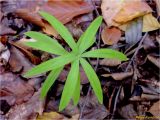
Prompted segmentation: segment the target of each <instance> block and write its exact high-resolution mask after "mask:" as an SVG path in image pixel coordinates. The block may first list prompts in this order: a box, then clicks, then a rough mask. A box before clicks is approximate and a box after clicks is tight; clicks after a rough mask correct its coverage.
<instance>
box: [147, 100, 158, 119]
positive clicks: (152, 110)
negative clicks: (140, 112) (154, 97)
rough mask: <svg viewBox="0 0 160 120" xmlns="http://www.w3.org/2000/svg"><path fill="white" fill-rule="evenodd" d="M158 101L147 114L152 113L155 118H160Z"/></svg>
mask: <svg viewBox="0 0 160 120" xmlns="http://www.w3.org/2000/svg"><path fill="white" fill-rule="evenodd" d="M159 111H160V100H159V101H157V102H155V103H154V104H153V105H152V107H151V108H150V109H149V112H150V113H152V114H153V115H154V116H155V117H158V116H160V112H159Z"/></svg>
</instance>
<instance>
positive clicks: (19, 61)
mask: <svg viewBox="0 0 160 120" xmlns="http://www.w3.org/2000/svg"><path fill="white" fill-rule="evenodd" d="M10 51H11V58H10V59H9V65H10V67H11V68H10V69H11V71H12V72H20V70H21V69H22V68H23V72H22V73H25V72H26V71H28V70H29V69H31V68H32V67H33V65H32V64H31V63H30V62H29V60H28V59H26V57H25V56H24V55H23V54H22V52H20V51H19V50H18V49H16V48H15V47H11V49H10Z"/></svg>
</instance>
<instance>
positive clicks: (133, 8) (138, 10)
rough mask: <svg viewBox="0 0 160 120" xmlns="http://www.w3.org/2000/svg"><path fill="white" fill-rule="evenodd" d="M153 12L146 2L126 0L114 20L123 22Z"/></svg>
mask: <svg viewBox="0 0 160 120" xmlns="http://www.w3.org/2000/svg"><path fill="white" fill-rule="evenodd" d="M151 12H152V9H151V8H150V6H149V5H148V4H147V3H146V2H142V1H134V0H126V2H125V3H124V5H123V6H122V8H121V9H120V11H119V12H118V13H117V14H116V16H115V17H114V18H113V20H114V21H116V22H117V23H120V24H122V23H126V22H128V21H131V20H133V19H135V18H138V17H140V16H143V15H145V14H148V13H151Z"/></svg>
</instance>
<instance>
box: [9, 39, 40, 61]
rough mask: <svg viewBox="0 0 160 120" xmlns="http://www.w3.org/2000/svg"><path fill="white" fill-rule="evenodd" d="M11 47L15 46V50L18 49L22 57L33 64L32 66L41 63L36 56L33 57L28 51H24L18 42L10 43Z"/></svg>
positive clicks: (24, 48)
mask: <svg viewBox="0 0 160 120" xmlns="http://www.w3.org/2000/svg"><path fill="white" fill-rule="evenodd" d="M10 44H11V45H13V46H15V47H16V48H18V49H19V50H20V51H21V52H23V53H24V55H25V56H26V57H27V58H28V59H29V60H30V61H31V62H32V63H33V64H39V63H40V62H41V60H40V58H38V57H37V56H35V55H34V54H32V53H31V52H30V51H28V50H27V49H26V47H24V45H23V44H21V43H20V42H10Z"/></svg>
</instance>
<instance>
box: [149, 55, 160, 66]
mask: <svg viewBox="0 0 160 120" xmlns="http://www.w3.org/2000/svg"><path fill="white" fill-rule="evenodd" d="M147 58H148V60H149V61H151V62H152V63H153V64H154V65H156V66H157V67H158V68H160V58H156V57H153V56H151V55H147Z"/></svg>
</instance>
